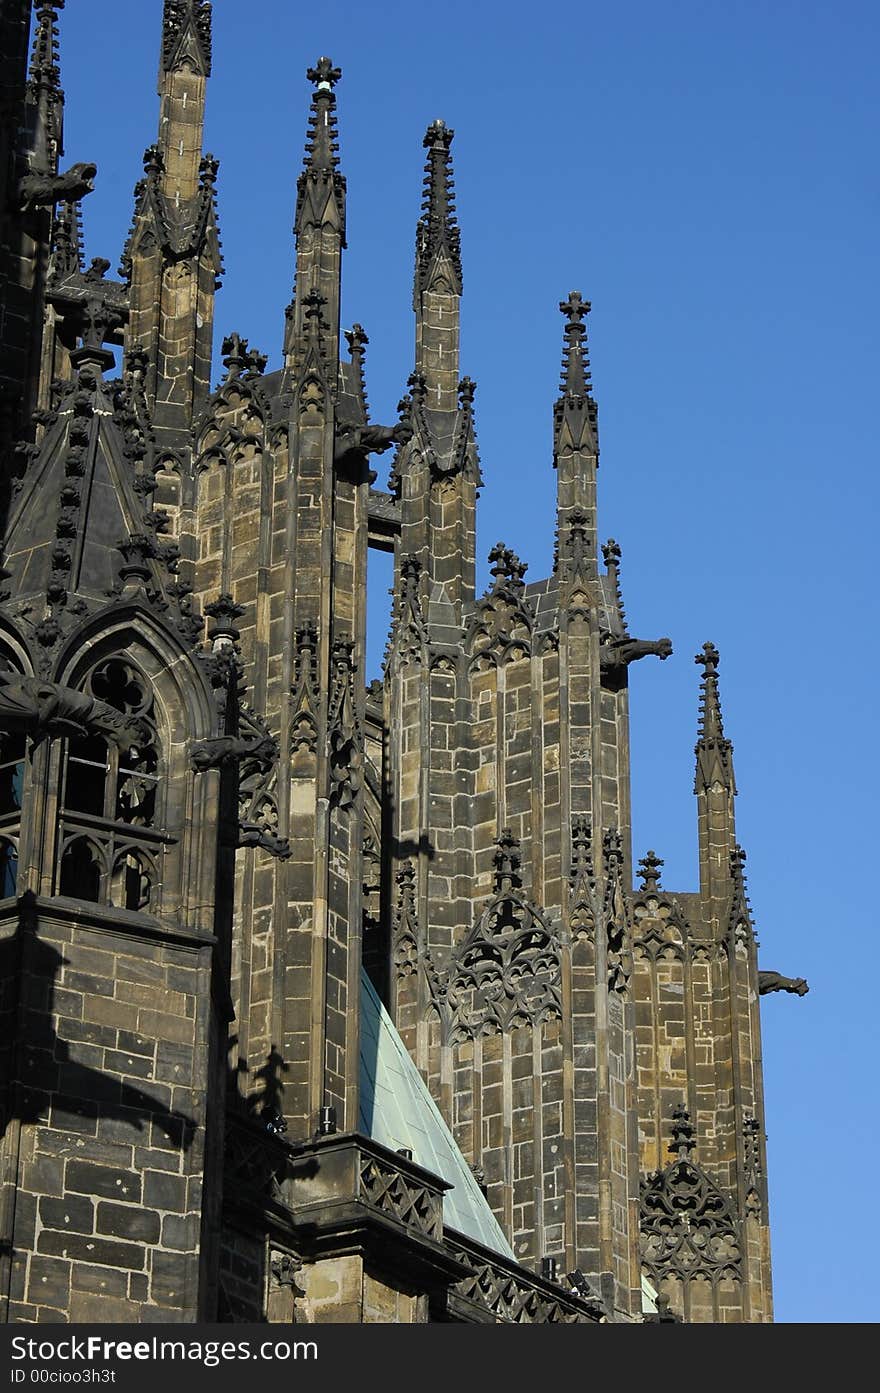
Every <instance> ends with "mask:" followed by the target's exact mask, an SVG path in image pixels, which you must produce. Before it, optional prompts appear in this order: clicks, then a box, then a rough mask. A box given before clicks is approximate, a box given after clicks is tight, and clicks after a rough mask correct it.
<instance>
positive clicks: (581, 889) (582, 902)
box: [568, 816, 598, 942]
mask: <svg viewBox="0 0 880 1393" xmlns="http://www.w3.org/2000/svg"><path fill="white" fill-rule="evenodd" d="M597 908H598V890H597V886H596V877H595V875H594V873H593V852H592V831H591V827H590V819H589V818H588V817H582V816H579V817H574V818H572V823H571V870H570V872H569V909H568V922H569V926H570V928H571V934H572V938H574V939H581V938H583V939H588V940H590V941H591V942H592V940H593V938H594V936H595V932H596V918H597Z"/></svg>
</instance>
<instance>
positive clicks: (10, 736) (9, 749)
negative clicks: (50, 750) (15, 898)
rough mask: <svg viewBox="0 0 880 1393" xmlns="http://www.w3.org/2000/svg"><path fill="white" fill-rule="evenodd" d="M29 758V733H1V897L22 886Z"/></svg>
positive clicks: (11, 893)
mask: <svg viewBox="0 0 880 1393" xmlns="http://www.w3.org/2000/svg"><path fill="white" fill-rule="evenodd" d="M25 758H26V741H25V736H24V735H19V734H17V733H15V732H2V733H0V899H6V898H7V896H10V895H14V894H16V890H17V885H18V838H19V830H20V826H21V805H22V798H23V794H24V767H25Z"/></svg>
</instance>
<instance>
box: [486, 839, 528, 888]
mask: <svg viewBox="0 0 880 1393" xmlns="http://www.w3.org/2000/svg"><path fill="white" fill-rule="evenodd" d="M495 846H496V851H495V856H494V858H493V859H494V863H495V877H494V879H495V893H496V895H505V894H509V892H510V891H511V890H518V889H519V888H520V887H521V885H522V877H521V876H520V873H519V870H520V865H521V864H522V857H521V856H520V850H519V847H520V844H519V840H518V838H516V837H515V836H514V835H513V833H512V832H511V830H510V828H509V827H504V828H502V831H501V835H500V837H499V838H498V840H497V841H496V843H495Z"/></svg>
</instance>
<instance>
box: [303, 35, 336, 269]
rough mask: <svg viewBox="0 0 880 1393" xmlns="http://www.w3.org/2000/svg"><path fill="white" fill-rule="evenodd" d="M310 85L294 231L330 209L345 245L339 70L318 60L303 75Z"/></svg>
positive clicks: (324, 60)
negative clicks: (338, 125)
mask: <svg viewBox="0 0 880 1393" xmlns="http://www.w3.org/2000/svg"><path fill="white" fill-rule="evenodd" d="M306 77H307V79H308V80H309V82H311V83H313V84H314V88H315V90H314V92H313V93H312V107H311V111H310V112H309V125H308V132H307V134H306V150H305V159H304V161H303V171H302V173H301V174H300V176H299V179H298V180H297V197H296V218H295V230H296V233H297V235H300V234H301V233H302V232H303V231H304V230H305V228H306V227H307V226H308V225H309V224H310V223H313V224H315V225H316V226H318V227H320V226H321V219H322V218H324V217H325V215H326V214H327V212H328V211H331V209H330V208H329V207H328V204H329V203H330V201H331V200H332V205H333V206H332V214H333V217H334V220H335V222H336V226H337V227H338V228H339V231H340V233H341V235H342V239H343V240H342V245H343V246H344V245H345V226H344V224H345V176H344V175H343V174H341V173H340V172H339V133H338V130H337V125H336V93H335V92H334V90H333V89H334V88H335V86H336V84H337V82H338V81H339V79H340V78H341V77H342V69H341V68H334V66H333V64H332V62H331V61H330V59H329V58H325V57H322V58H319V59H318V61H317V63H316V64H315V66H314V67H313V68H309V69H308V70H307V72H306Z"/></svg>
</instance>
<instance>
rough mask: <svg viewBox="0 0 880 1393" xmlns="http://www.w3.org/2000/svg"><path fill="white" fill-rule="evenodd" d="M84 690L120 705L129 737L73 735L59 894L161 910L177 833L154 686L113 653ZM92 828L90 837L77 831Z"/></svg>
mask: <svg viewBox="0 0 880 1393" xmlns="http://www.w3.org/2000/svg"><path fill="white" fill-rule="evenodd" d="M82 690H83V691H84V692H86V693H88V694H89V695H90V696H93V697H95V698H96V699H97V700H98V701H101V702H103V703H105V704H106V705H107V706H112V707H113V708H114V710H116V711H119V712H120V713H121V714H122V715H123V716H124V717H125V727H126V730H127V731H128V732H129V736H128V737H126V739H122V740H119V741H115V740H112V739H106V738H105V737H104V736H102V735H83V736H77V737H75V738H70V739H68V740H67V741H66V744H65V752H64V769H63V782H62V793H61V801H62V813H61V816H62V833H63V836H62V845H63V847H64V850H63V853H62V856H61V862H60V867H59V881H58V884H59V892H60V894H62V895H75V896H77V897H78V898H80V899H89V900H93V901H96V902H98V903H103V904H110V905H114V906H116V907H117V908H120V909H130V910H135V911H146V912H151V913H154V912H155V910H156V904H155V901H156V891H157V887H158V883H159V874H158V866H159V864H160V861H161V855H162V851H163V848H164V846H165V845H166V844H167V843H168V842H169V841H170V840H171V839H170V838H168V837H167V836H166V835H165V834H164V832H163V831H162V830H161V826H160V824H161V807H160V804H161V798H160V792H161V752H160V747H159V738H158V733H157V730H156V724H155V713H154V707H153V694H152V691H151V689H150V684H149V682H148V681H147V679H146V678H145V677H144V676H143V674H142V673H141V672H140V670H139V669H138V668H137V667H136V666H135V665H134V664H133V663H132V662H130V661H129V660H128V659H123V658H109V659H106V660H105V661H104V662H102V663H100V664H99V665H98V666H97V667H96V668H94V669H93V670H92V671H91V672H90V673H89V674H88V675H87V677H86V678H85V680H84V682H83V684H82ZM131 733H134V734H135V736H136V739H135V740H134V741H131V740H130V734H131ZM127 742H128V743H127ZM86 829H87V830H88V837H87V838H84V837H82V836H78V837H77V836H75V835H74V834H76V833H77V832H79V833H82V832H83V831H84V830H86ZM133 839H134V840H135V841H136V842H137V845H134V846H133V845H132V840H133Z"/></svg>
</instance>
